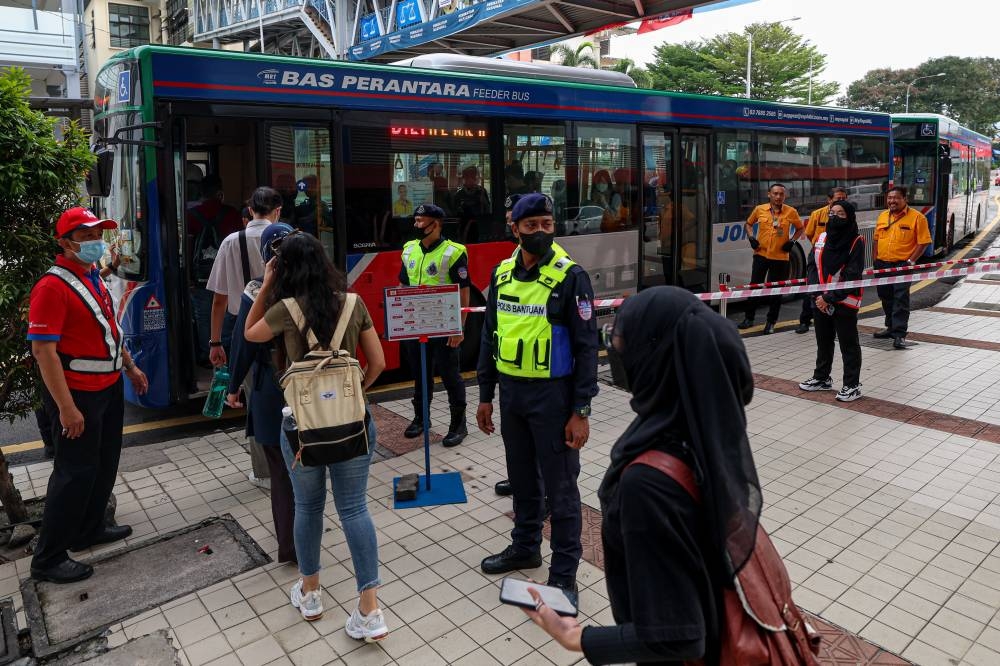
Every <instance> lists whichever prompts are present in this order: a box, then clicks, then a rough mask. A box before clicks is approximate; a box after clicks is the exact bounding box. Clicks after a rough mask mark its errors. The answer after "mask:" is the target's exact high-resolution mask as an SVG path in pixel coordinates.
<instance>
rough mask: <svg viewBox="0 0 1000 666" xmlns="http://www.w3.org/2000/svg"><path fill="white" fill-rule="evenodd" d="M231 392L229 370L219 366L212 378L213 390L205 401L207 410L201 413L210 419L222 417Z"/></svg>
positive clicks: (211, 389) (209, 391) (210, 390)
mask: <svg viewBox="0 0 1000 666" xmlns="http://www.w3.org/2000/svg"><path fill="white" fill-rule="evenodd" d="M228 391H229V369H228V368H227V367H226V366H224V365H223V366H219V367H218V368H216V369H215V375H214V376H213V377H212V388H210V389H209V390H208V398H206V399H205V408H204V409H203V410H201V413H202V414H203V415H204V416H206V417H208V418H210V419H217V418H220V417H221V416H222V409H223V408H224V407H225V405H226V393H227V392H228Z"/></svg>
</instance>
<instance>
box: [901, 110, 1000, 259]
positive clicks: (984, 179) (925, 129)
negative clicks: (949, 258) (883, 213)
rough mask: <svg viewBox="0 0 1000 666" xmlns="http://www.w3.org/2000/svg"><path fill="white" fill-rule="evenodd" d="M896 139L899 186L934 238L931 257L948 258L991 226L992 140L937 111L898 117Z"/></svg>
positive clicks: (928, 253)
mask: <svg viewBox="0 0 1000 666" xmlns="http://www.w3.org/2000/svg"><path fill="white" fill-rule="evenodd" d="M892 137H893V167H894V168H893V172H894V178H895V184H896V185H903V186H905V187H906V188H907V190H908V192H909V198H908V201H909V204H910V206H912V207H914V208H915V209H917V210H919V211H920V212H922V213H923V214H924V216H926V217H927V223H928V225H929V226H930V231H931V237H932V238H933V239H934V241H933V242H932V243H931V245H930V247H928V248H927V250H926V252H925V256H928V257H930V256H934V255H939V254H946V253H948V252H950V251H951V248H952V246H953V245H954V244H955V243H957V242H959V241H962V240H964V239H965V238H967V237H969V236H971V235H972V234H974V233H976V231H978V230H979V228H980V226H981V225H982V224H983V223H984V222H985V217H986V206H987V200H988V194H989V189H990V154H991V149H992V145H991V142H990V139H989V137H986V136H984V135H982V134H979V133H977V132H973V131H972V130H970V129H967V128H965V127H962V126H961V125H959V124H958V123H957V122H956V121H954V120H952V119H951V118H946V117H945V116H941V115H937V114H934V113H908V114H899V115H894V116H893V117H892Z"/></svg>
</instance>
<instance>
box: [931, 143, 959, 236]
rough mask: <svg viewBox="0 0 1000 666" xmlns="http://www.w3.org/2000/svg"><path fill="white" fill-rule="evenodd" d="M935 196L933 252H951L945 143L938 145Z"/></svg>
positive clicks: (948, 154) (948, 165) (949, 180)
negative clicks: (940, 250) (941, 250)
mask: <svg viewBox="0 0 1000 666" xmlns="http://www.w3.org/2000/svg"><path fill="white" fill-rule="evenodd" d="M937 162H938V168H937V196H935V197H934V250H938V249H944V250H945V251H946V252H949V251H951V244H952V240H953V239H954V238H955V230H954V229H952V228H951V225H950V224H949V219H948V217H949V215H948V211H949V209H950V208H951V190H952V173H951V166H952V164H951V148H950V147H949V146H948V144H947V143H941V144H939V145H938V160H937Z"/></svg>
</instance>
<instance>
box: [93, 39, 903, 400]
mask: <svg viewBox="0 0 1000 666" xmlns="http://www.w3.org/2000/svg"><path fill="white" fill-rule="evenodd" d="M95 91H96V115H95V145H96V147H97V150H98V151H99V168H98V169H96V170H95V172H94V175H93V177H92V178H91V186H92V189H93V192H94V193H97V194H100V195H103V198H101V199H100V200H99V201H98V203H99V204H100V205H101V207H102V209H103V210H102V212H103V213H104V214H106V215H108V216H111V217H114V218H115V219H117V220H119V221H120V222H121V229H120V231H119V232H118V235H117V242H118V243H119V244H120V246H121V252H122V254H123V261H122V263H121V268H120V269H119V271H118V273H117V277H118V278H119V279H118V280H116V282H117V283H118V285H119V289H118V291H119V292H120V298H119V300H118V311H119V313H120V315H121V319H122V325H123V329H124V331H125V336H126V344H127V345H128V346H129V349H130V350H131V351H132V353H133V357H134V358H135V359H136V362H137V363H139V365H140V366H141V367H142V368H143V370H145V372H146V374H147V375H148V377H149V380H150V389H149V392H148V393H147V394H146V395H145V396H136V395H134V394H129V396H128V398H129V400H131V401H133V402H137V403H140V404H142V405H144V406H151V407H158V406H164V405H168V404H170V403H173V402H176V401H179V400H184V399H186V398H188V397H190V396H192V395H194V394H196V393H198V392H199V391H200V390H204V389H205V388H206V387H207V385H208V380H209V374H210V373H209V371H208V370H205V369H200V368H198V367H196V365H195V363H194V359H195V353H194V348H195V347H194V337H193V336H194V333H193V327H192V308H191V304H190V297H189V290H190V286H191V278H190V268H189V266H190V259H189V256H188V254H189V252H190V247H191V244H192V241H191V238H189V236H188V233H187V226H186V217H187V209H188V208H189V207H191V206H193V205H195V204H196V203H197V202H198V199H199V197H200V193H199V190H200V182H201V180H202V179H203V178H204V177H205V176H206V175H208V174H214V175H218V176H219V177H221V180H222V183H223V190H224V192H225V198H226V201H227V202H230V203H233V204H235V205H237V206H239V205H240V202H242V201H243V200H245V198H246V197H247V195H248V194H249V193H250V192H251V191H252V190H253V189H254V188H255V187H256V186H258V185H262V184H263V185H270V186H272V187H275V188H276V189H278V190H279V191H280V192H281V193H282V196H283V197H285V200H286V203H285V205H284V206H283V207H282V217H283V218H284V219H286V220H287V221H289V222H290V223H292V224H293V225H296V226H299V227H303V228H308V229H310V230H311V231H314V232H315V233H316V234H317V235H318V236H319V238H320V239H321V240H322V242H323V243H324V245H325V247H326V248H327V250H328V252H329V253H330V255H331V257H332V258H333V259H334V261H335V263H336V264H337V265H339V266H341V267H343V268H344V270H345V271H346V272H347V274H348V278H349V283H350V286H351V288H352V289H353V290H354V291H356V292H357V293H359V294H360V295H361V296H362V297H363V298H364V299H365V302H366V304H367V306H368V309H369V310H370V311H371V313H372V315H373V318H374V320H375V321H376V325H377V326H378V328H379V330H380V331H381V329H382V327H383V322H382V319H383V317H384V310H383V305H382V293H383V289H384V288H385V287H388V286H394V285H396V284H397V281H398V275H399V270H400V256H399V254H400V248H401V247H402V244H403V242H404V241H405V240H406V239H408V238H410V237H412V236H413V233H414V232H413V230H412V224H413V220H412V212H413V209H414V208H415V207H416V206H417V205H419V204H421V203H424V202H434V203H436V204H437V205H439V206H441V207H442V208H444V210H445V211H446V213H447V218H446V220H445V234H446V236H448V237H449V238H451V239H453V240H456V241H459V242H462V243H466V244H467V245H468V248H469V264H470V275H471V279H472V282H473V290H472V291H473V293H472V302H473V304H482V303H484V293H483V292H484V291H485V290H486V289H487V287H488V284H489V276H490V273H491V271H492V269H493V267H494V266H495V265H496V264H497V263H498V262H499V261H500V260H501V259H503V258H505V257H508V256H510V254H511V252H512V251H513V249H514V246H513V244H512V243H511V241H510V239H509V231H508V230H507V228H506V226H505V225H504V205H503V204H504V200H505V198H506V196H507V195H509V194H512V193H526V192H544V193H545V194H547V195H549V196H551V197H552V199H553V202H554V215H555V218H556V222H557V230H558V233H559V235H560V238H559V243H560V244H561V245H563V246H564V247H565V248H566V249H567V250H568V251H569V253H570V254H571V255H572V256H573V258H574V259H575V260H576V261H578V262H579V263H580V264H581V265H582V266H583V267H585V268H586V269H587V270H588V271H589V273H590V277H591V280H592V282H593V284H594V289H595V291H596V293H597V294H598V295H599V296H600V297H618V296H622V295H628V294H631V293H634V292H635V291H636V290H637V289H641V288H643V287H646V286H649V285H656V284H664V283H668V284H677V285H681V286H683V287H685V288H688V289H691V290H694V291H705V290H709V289H713V288H715V287H716V286H717V283H718V280H717V275H718V273H719V272H726V273H730V274H732V275H733V279H734V280H735V281H740V280H745V278H746V277H747V276H749V268H750V261H751V259H750V257H751V253H750V249H749V245H748V244H747V241H746V239H745V235H744V233H743V229H742V225H743V221H744V220H745V219H746V218H747V215H748V214H749V212H750V211H751V209H752V208H753V207H754V206H755V205H757V204H758V203H761V202H764V201H766V192H767V188H768V185H769V184H770V183H771V182H774V181H780V182H783V183H784V184H785V185H786V186H787V187H788V194H789V197H788V202H789V203H790V204H791V205H793V206H795V207H796V208H798V210H799V212H800V213H801V214H802V215H803V216H805V215H808V214H809V213H810V212H811V211H812V210H813V209H815V208H817V207H819V206H822V205H823V204H824V203H825V195H826V192H827V191H828V190H829V188H830V187H832V186H834V185H844V186H847V187H866V186H867V187H874V188H875V189H876V190H878V191H881V190H882V189H883V188H884V185H885V183H886V182H887V181H888V179H889V169H890V163H889V159H888V158H889V150H890V141H889V126H890V125H889V116H887V115H883V114H877V113H866V112H855V111H848V110H842V109H826V108H811V107H803V106H794V105H785V104H774V103H768V102H760V101H756V100H740V99H729V98H722V97H710V96H699V95H682V94H675V93H666V92H654V91H649V90H638V89H636V88H635V87H634V84H633V82H632V81H631V79H629V78H628V77H627V76H625V75H622V74H619V73H616V72H603V71H595V70H590V69H576V68H567V67H559V66H554V65H548V64H546V65H538V64H531V63H515V62H509V61H505V60H495V59H482V58H467V57H461V56H421V57H419V58H416V59H414V60H411V61H407V62H405V63H401V64H397V65H393V66H389V65H369V64H359V63H351V62H336V61H326V60H323V61H319V60H305V59H296V58H287V57H280V56H268V55H259V54H250V53H231V52H226V51H209V50H198V49H185V48H171V47H158V46H157V47H153V46H148V47H141V48H138V49H135V50H131V51H124V52H122V53H119V54H117V55H116V56H115V57H114V58H113V59H112V60H110V61H109V62H108V64H107V65H106V66H105V67H104V68H103V69H102V70H101V71H100V73H99V74H98V76H97V80H96V88H95ZM869 201H870V207H871V211H870V212H875V208H878V207H881V205H882V204H881V200H880V199H879V197H877V196H876V197H873V198H871V199H870V200H869ZM866 214H867V213H866ZM805 251H806V248H805V247H802V248H796V249H795V252H794V255H793V256H794V259H793V261H794V264H795V268H794V271H795V273H796V274H797V275H801V274H802V272H803V266H804V257H805V254H804V252H805ZM610 312H611V311H610V310H605V311H599V312H598V316H607V315H609V314H610ZM481 325H482V320H481V317H480V316H471V317H469V320H468V323H467V330H466V342H465V344H464V345H463V362H464V364H465V367H471V365H472V364H473V362H474V360H475V357H476V355H477V353H478V349H479V331H480V329H481ZM386 357H387V362H388V365H389V367H390V368H392V367H396V366H398V365H399V353H398V349H397V348H396V346H395V345H394V344H390V343H386Z"/></svg>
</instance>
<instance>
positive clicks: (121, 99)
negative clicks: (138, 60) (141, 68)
mask: <svg viewBox="0 0 1000 666" xmlns="http://www.w3.org/2000/svg"><path fill="white" fill-rule="evenodd" d="M131 100H132V72H130V71H129V70H127V69H126V70H124V71H122V72H118V103H119V104H128V103H129V102H130V101H131Z"/></svg>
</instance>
